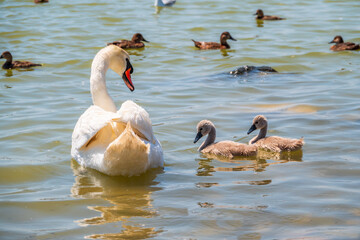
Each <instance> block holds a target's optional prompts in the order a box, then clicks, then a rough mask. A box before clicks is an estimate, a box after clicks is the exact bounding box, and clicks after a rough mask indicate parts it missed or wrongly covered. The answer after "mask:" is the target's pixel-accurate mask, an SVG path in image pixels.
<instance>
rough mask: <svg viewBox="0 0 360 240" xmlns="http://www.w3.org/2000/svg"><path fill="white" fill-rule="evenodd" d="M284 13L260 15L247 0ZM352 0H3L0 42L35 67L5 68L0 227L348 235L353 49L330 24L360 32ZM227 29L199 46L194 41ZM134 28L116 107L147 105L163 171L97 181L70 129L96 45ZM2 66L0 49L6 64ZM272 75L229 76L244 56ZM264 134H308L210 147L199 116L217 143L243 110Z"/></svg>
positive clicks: (69, 232) (358, 215)
mask: <svg viewBox="0 0 360 240" xmlns="http://www.w3.org/2000/svg"><path fill="white" fill-rule="evenodd" d="M258 8H262V9H263V10H264V12H265V14H274V15H279V16H282V17H285V18H287V20H284V21H276V22H256V21H255V20H254V16H253V15H252V14H253V13H255V11H256V9H258ZM359 19H360V2H359V1H358V0H348V1H331V0H325V1H320V0H316V1H313V0H304V1H294V0H289V1H275V0H269V1H258V0H244V1H230V0H228V1H205V0H201V1H188V0H178V2H177V3H176V4H175V6H174V7H172V8H166V9H160V11H159V10H158V12H157V13H156V10H155V8H154V7H153V1H150V0H149V1H131V0H124V1H105V0H103V1H91V0H81V1H80V0H79V1H69V0H65V1H57V0H50V3H48V4H42V5H35V4H34V3H33V2H32V1H30V0H29V1H20V0H2V1H0V21H1V24H0V36H1V37H0V46H1V51H5V50H8V51H10V52H11V53H12V54H13V56H14V59H15V60H29V61H33V62H36V63H43V64H44V65H43V66H42V67H38V68H36V69H33V70H32V71H27V70H12V71H11V70H10V71H6V70H1V72H0V119H1V120H0V129H1V134H0V212H1V214H0V239H84V238H90V239H94V238H95V239H145V238H153V239H359V238H360V227H359V226H360V201H359V199H360V190H359V185H360V164H359V163H360V150H359V140H360V139H359V135H360V93H359V91H360V73H359V65H360V52H359V51H355V52H350V51H347V52H331V51H330V50H329V47H330V45H329V44H327V43H328V42H329V41H331V40H332V39H333V37H334V36H335V35H342V36H343V37H344V39H345V41H352V42H357V43H359V42H360V24H359V23H358V22H359ZM223 31H229V32H230V33H231V35H232V36H233V37H234V38H236V39H237V41H236V42H234V41H229V44H230V45H231V49H230V50H227V51H218V50H214V51H199V50H197V49H195V48H194V47H193V43H192V41H191V40H190V39H195V40H200V41H218V39H219V36H220V34H221V32H223ZM136 32H141V33H142V34H143V36H144V37H145V39H147V40H149V41H150V43H146V47H145V48H144V49H141V50H131V51H129V53H130V55H131V62H132V65H133V66H134V70H135V71H134V73H133V76H132V78H133V82H134V85H135V88H136V90H135V91H134V92H130V91H129V90H128V89H127V88H126V86H125V85H124V84H123V82H122V80H121V78H120V77H119V76H117V75H116V74H115V73H114V72H111V71H109V72H108V74H107V85H108V88H109V92H110V94H111V95H112V97H113V98H114V100H115V102H116V103H117V105H118V106H120V104H121V103H122V102H124V101H125V100H127V99H132V100H134V101H135V102H136V103H138V104H139V105H141V106H142V107H144V108H145V109H146V110H147V111H148V112H149V114H150V116H151V119H152V122H153V125H154V126H153V127H154V132H155V134H156V136H157V138H158V139H159V140H160V141H161V143H162V146H163V149H164V157H165V168H164V170H154V171H151V172H149V173H147V174H144V175H142V176H140V177H134V178H121V177H108V176H105V175H103V174H101V173H98V172H96V171H93V170H88V169H83V168H81V167H80V166H78V165H77V163H76V162H75V161H74V160H71V156H70V148H71V134H72V130H73V128H74V126H75V123H76V121H77V119H78V118H79V116H80V115H81V114H82V113H83V112H84V111H85V110H86V109H87V108H88V107H89V106H90V105H91V104H92V102H91V96H90V92H89V77H90V65H91V61H92V58H93V57H94V56H95V54H96V53H97V51H98V50H99V49H101V48H102V47H104V46H105V45H106V43H107V42H110V41H114V40H119V39H123V38H131V36H132V35H133V34H134V33H136ZM1 63H3V61H1ZM246 64H247V65H257V66H260V65H268V66H271V67H273V68H275V69H276V70H278V71H279V72H280V73H279V74H248V75H245V76H242V77H232V76H230V75H227V74H224V73H226V72H229V71H231V70H234V69H236V68H237V67H239V66H242V65H246ZM257 114H264V115H266V116H267V118H268V120H269V134H270V135H279V136H283V137H293V138H295V137H296V138H298V137H301V136H304V137H305V142H306V144H305V146H304V148H303V150H302V151H300V152H297V153H294V154H282V155H276V154H263V155H261V156H258V157H257V158H250V159H240V160H232V161H230V160H223V159H212V158H206V156H202V155H201V154H199V153H198V152H197V147H198V146H199V143H198V144H193V140H194V137H195V135H196V129H195V127H196V124H197V123H198V122H199V121H200V120H202V119H209V120H212V121H213V122H214V123H215V125H216V126H217V134H218V135H217V139H218V140H233V141H237V142H242V143H246V142H248V141H249V140H250V139H251V138H252V137H253V136H254V135H253V134H252V135H251V136H247V135H246V132H247V130H248V129H249V127H250V126H251V120H252V118H253V117H254V116H255V115H257Z"/></svg>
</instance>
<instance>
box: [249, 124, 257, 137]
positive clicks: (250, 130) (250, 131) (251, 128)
mask: <svg viewBox="0 0 360 240" xmlns="http://www.w3.org/2000/svg"><path fill="white" fill-rule="evenodd" d="M255 130H256V127H255V124H253V125H252V126H251V127H250V129H249V131H248V132H247V134H248V135H249V134H250V133H252V132H253V131H255Z"/></svg>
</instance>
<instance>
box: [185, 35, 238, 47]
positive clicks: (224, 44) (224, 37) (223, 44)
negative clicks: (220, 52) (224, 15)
mask: <svg viewBox="0 0 360 240" xmlns="http://www.w3.org/2000/svg"><path fill="white" fill-rule="evenodd" d="M228 39H231V40H233V41H236V39H235V38H233V37H232V36H231V35H230V33H229V32H223V33H222V34H221V35H220V43H217V42H199V41H195V40H193V39H191V40H192V41H193V42H194V44H195V47H197V48H200V49H229V48H230V45H229V44H228V43H227V42H226V40H228Z"/></svg>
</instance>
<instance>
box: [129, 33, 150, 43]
mask: <svg viewBox="0 0 360 240" xmlns="http://www.w3.org/2000/svg"><path fill="white" fill-rule="evenodd" d="M131 40H132V41H134V42H141V41H143V42H149V41H147V40H145V38H144V37H143V35H141V33H135V34H134V36H133V37H132V39H131Z"/></svg>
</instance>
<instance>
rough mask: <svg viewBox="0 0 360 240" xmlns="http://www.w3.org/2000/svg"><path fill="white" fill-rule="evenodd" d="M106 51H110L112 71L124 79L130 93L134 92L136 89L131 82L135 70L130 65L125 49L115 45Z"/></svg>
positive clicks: (108, 47)
mask: <svg viewBox="0 0 360 240" xmlns="http://www.w3.org/2000/svg"><path fill="white" fill-rule="evenodd" d="M105 49H107V50H108V51H107V53H108V56H109V67H110V69H111V70H113V71H114V72H116V73H117V74H119V75H120V76H121V77H122V79H123V80H124V83H125V84H126V86H127V87H128V88H129V89H130V91H134V90H135V87H134V84H133V83H132V81H131V74H132V73H133V71H134V68H133V66H132V65H131V63H130V56H129V54H128V53H127V52H126V51H125V50H124V49H122V48H120V47H118V46H115V45H109V46H107V47H106V48H105Z"/></svg>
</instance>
